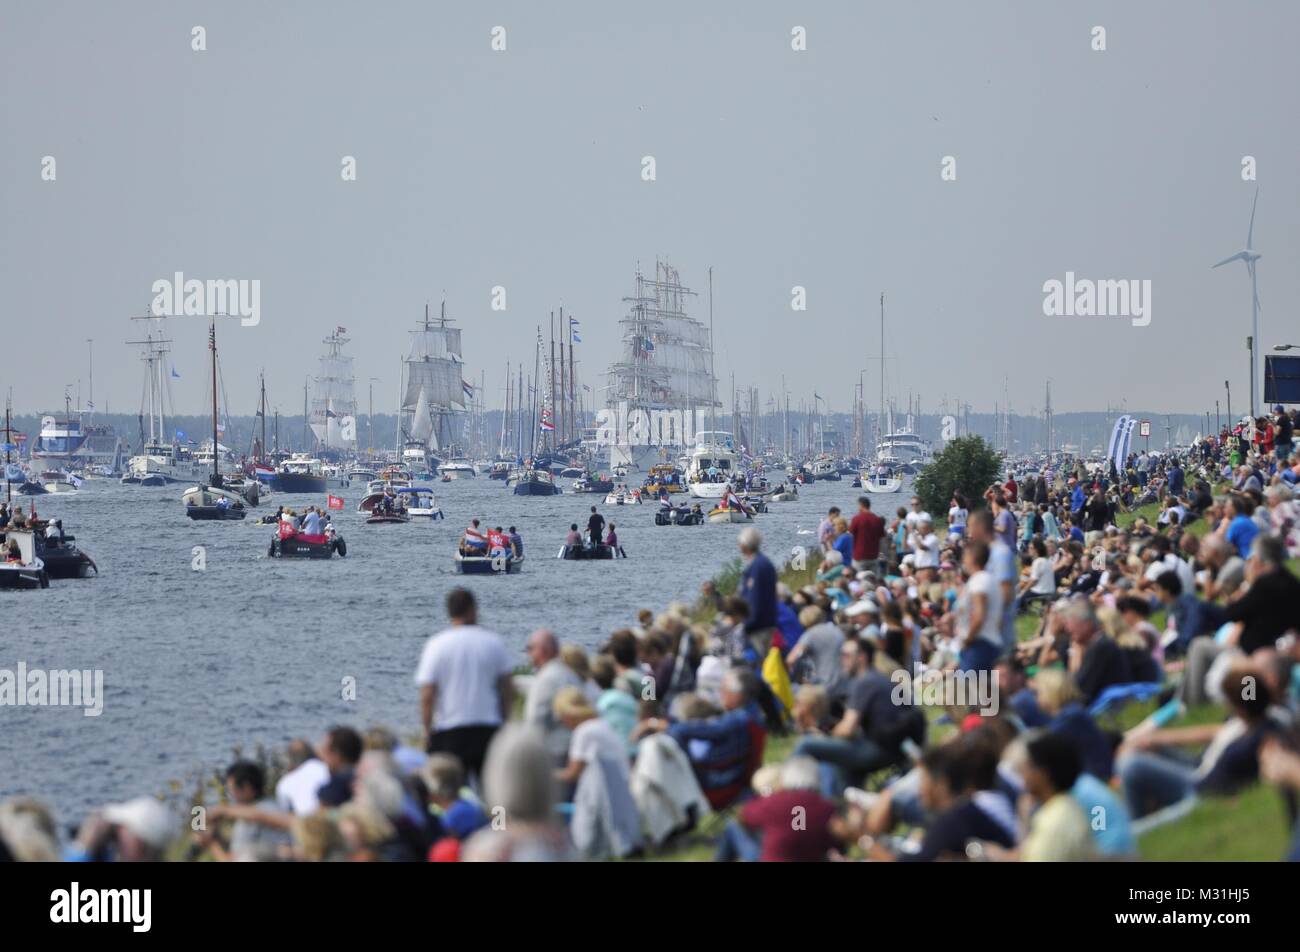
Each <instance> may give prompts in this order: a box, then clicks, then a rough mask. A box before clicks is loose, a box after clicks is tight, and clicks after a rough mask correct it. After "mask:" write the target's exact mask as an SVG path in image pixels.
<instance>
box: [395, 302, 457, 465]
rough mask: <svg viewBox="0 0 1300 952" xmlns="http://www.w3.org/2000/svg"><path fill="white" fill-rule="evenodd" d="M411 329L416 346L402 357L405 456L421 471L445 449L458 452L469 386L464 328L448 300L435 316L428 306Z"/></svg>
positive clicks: (401, 413)
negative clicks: (463, 348) (416, 326)
mask: <svg viewBox="0 0 1300 952" xmlns="http://www.w3.org/2000/svg"><path fill="white" fill-rule="evenodd" d="M410 333H411V349H410V351H409V352H408V353H407V355H406V357H405V358H404V359H403V360H402V380H403V383H402V389H401V406H400V407H399V418H400V426H399V440H400V442H401V451H400V459H401V462H402V463H404V464H405V465H407V466H410V467H411V468H412V469H413V470H414V471H415V472H416V474H417V475H422V474H427V473H430V472H433V471H435V469H436V467H437V465H438V463H439V462H441V460H440V459H439V456H440V454H446V455H447V456H456V455H459V454H458V452H457V450H458V446H457V444H458V441H459V438H460V430H461V426H462V421H463V417H464V414H465V412H466V401H467V399H468V398H467V395H466V394H467V391H468V390H469V386H468V384H466V383H465V380H464V377H463V376H462V368H463V367H464V358H463V357H462V356H461V338H460V328H459V327H453V326H452V321H451V320H450V319H449V318H448V317H447V304H446V302H445V301H444V302H443V304H442V308H441V311H440V312H439V316H438V317H437V318H436V319H432V318H430V317H429V308H428V305H426V306H425V309H424V320H423V321H421V322H420V326H419V329H418V330H414V331H411V332H410Z"/></svg>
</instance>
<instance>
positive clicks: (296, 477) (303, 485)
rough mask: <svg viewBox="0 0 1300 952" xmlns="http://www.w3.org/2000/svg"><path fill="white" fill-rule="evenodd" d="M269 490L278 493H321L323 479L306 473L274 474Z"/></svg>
mask: <svg viewBox="0 0 1300 952" xmlns="http://www.w3.org/2000/svg"><path fill="white" fill-rule="evenodd" d="M271 490H272V491H273V492H278V493H300V494H306V493H323V492H324V491H325V477H324V476H311V475H308V474H306V473H276V474H275V479H274V480H272V483H271Z"/></svg>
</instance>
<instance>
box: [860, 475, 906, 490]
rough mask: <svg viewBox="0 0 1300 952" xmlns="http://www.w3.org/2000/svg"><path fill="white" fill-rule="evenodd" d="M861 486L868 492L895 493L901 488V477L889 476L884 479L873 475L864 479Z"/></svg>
mask: <svg viewBox="0 0 1300 952" xmlns="http://www.w3.org/2000/svg"><path fill="white" fill-rule="evenodd" d="M862 488H863V489H865V490H866V491H867V492H869V493H896V492H898V491H899V490H900V489H902V488H903V478H902V477H901V476H890V477H888V478H886V479H880V478H879V477H875V478H872V479H864V480H863V481H862Z"/></svg>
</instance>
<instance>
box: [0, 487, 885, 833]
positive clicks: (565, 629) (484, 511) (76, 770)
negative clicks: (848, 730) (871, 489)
mask: <svg viewBox="0 0 1300 952" xmlns="http://www.w3.org/2000/svg"><path fill="white" fill-rule="evenodd" d="M564 484H565V486H566V487H567V486H568V485H569V482H568V481H567V480H566V481H564ZM183 488H184V487H181V486H172V487H168V488H158V489H145V488H140V487H137V486H122V485H120V484H118V483H117V482H116V481H105V480H96V481H89V482H87V483H86V484H85V487H84V488H83V490H82V491H81V492H80V493H77V494H75V495H68V496H56V495H49V496H41V497H37V498H36V509H37V513H38V514H39V515H40V516H41V517H49V518H56V517H57V518H62V519H63V520H64V526H65V529H66V530H67V531H68V532H70V533H72V534H73V535H75V536H76V537H77V543H78V545H80V546H81V547H82V549H83V550H84V551H86V552H87V553H88V554H89V555H90V556H91V557H92V558H93V559H94V560H95V561H96V563H98V565H99V568H100V572H101V575H100V576H99V577H98V578H94V577H92V578H90V579H86V580H81V581H55V582H52V583H51V586H50V588H49V589H47V590H45V591H36V592H0V618H2V619H3V623H2V624H0V668H7V669H10V670H12V669H14V668H16V667H17V664H18V662H19V661H24V662H26V664H27V666H28V668H29V669H32V668H43V669H47V670H50V669H64V668H76V669H91V670H94V669H101V670H102V671H103V672H104V702H103V703H104V709H103V713H102V714H101V715H100V716H98V717H85V716H84V715H83V713H82V712H81V710H80V709H72V708H52V707H44V708H41V707H0V799H2V798H4V797H8V796H12V795H16V794H20V793H22V794H32V795H35V796H37V797H39V798H41V799H42V800H44V801H45V802H47V803H49V804H50V805H51V806H53V807H54V808H55V810H56V811H57V815H58V818H59V820H60V822H62V823H71V822H75V821H77V820H79V819H80V817H81V816H82V815H83V814H84V813H85V812H86V810H88V809H90V808H92V807H95V806H98V805H101V804H103V803H105V802H111V801H115V800H120V799H124V798H128V797H132V796H137V795H139V794H142V793H161V792H163V791H165V790H166V789H167V788H168V785H169V784H170V782H172V781H182V782H183V783H185V784H186V788H187V789H188V786H189V782H190V781H191V780H192V779H193V778H194V777H195V776H197V774H198V773H199V772H200V771H201V770H203V769H205V768H211V767H214V766H219V765H221V764H223V763H224V762H226V761H227V760H228V759H229V758H230V756H231V751H232V749H233V748H234V747H235V746H237V745H242V746H243V747H244V749H246V750H251V749H252V748H253V747H254V746H255V745H257V744H259V743H262V744H266V745H269V746H278V745H281V744H283V743H284V742H285V741H288V740H289V739H291V738H293V737H299V736H303V737H308V738H311V739H313V740H315V739H317V738H319V737H320V735H321V734H322V733H323V731H324V729H325V728H326V727H328V726H329V725H331V724H334V723H346V724H351V725H353V726H357V727H364V726H367V725H370V724H386V725H389V726H390V727H393V728H395V729H397V730H398V731H399V732H400V733H402V734H414V733H417V732H418V729H419V707H418V701H417V697H416V689H415V687H414V684H413V681H412V677H413V672H414V668H415V663H416V660H417V658H418V656H419V653H420V649H421V647H422V646H423V644H424V641H425V639H426V638H427V637H428V636H429V635H430V634H432V633H434V632H436V631H438V630H439V629H440V628H442V627H443V625H444V623H445V620H446V616H445V612H444V606H445V597H446V594H447V592H448V590H449V589H451V588H452V587H453V586H456V585H465V586H467V587H469V588H470V589H472V590H473V591H474V593H475V595H476V596H477V597H478V600H479V605H480V615H481V621H482V623H483V624H485V625H487V626H488V627H490V628H493V629H495V630H496V631H498V632H500V633H501V634H502V635H503V636H504V637H505V638H506V640H507V643H508V644H509V645H510V646H511V648H512V650H518V652H519V661H520V663H521V664H524V663H525V658H524V655H523V644H524V640H525V639H526V638H527V636H528V634H529V632H531V631H532V630H533V629H535V628H537V627H540V626H547V627H550V628H552V629H554V630H555V631H556V633H557V634H558V635H559V636H560V638H561V640H563V641H573V642H577V643H579V644H581V645H583V646H585V647H587V648H593V647H595V646H596V645H598V644H599V643H600V642H601V641H603V640H604V639H605V638H606V637H607V636H608V635H609V633H610V632H611V631H612V630H614V629H615V628H619V627H627V626H630V625H632V624H634V622H635V619H636V613H637V611H638V610H639V609H641V608H649V609H652V610H654V611H656V612H657V611H659V610H661V609H663V608H665V607H666V606H667V605H668V603H669V602H671V601H674V600H682V601H688V602H693V601H694V600H695V598H696V596H697V595H698V592H699V587H700V584H701V582H703V581H704V580H705V579H707V578H711V577H712V576H714V575H715V574H717V572H718V571H719V570H720V569H721V568H722V567H723V565H724V564H725V563H726V562H727V561H728V560H730V559H732V558H734V557H735V556H736V554H737V551H736V536H737V535H738V534H739V531H740V529H741V528H742V527H741V526H738V525H708V524H705V525H702V526H656V525H655V524H654V513H655V506H654V505H652V504H648V503H647V504H645V505H641V506H621V507H620V506H605V505H603V501H604V497H603V496H597V495H588V494H567V493H566V494H565V495H561V496H552V497H540V496H533V497H518V496H515V495H513V494H512V493H510V492H509V491H508V490H507V489H506V488H505V485H504V483H502V482H499V481H495V480H489V479H487V478H486V477H485V476H483V477H478V478H475V479H465V480H456V481H453V482H451V483H439V484H436V490H437V492H438V498H439V502H440V504H441V505H442V508H443V512H444V513H445V515H446V519H445V520H442V521H438V522H432V523H429V522H418V523H417V522H412V523H410V524H406V525H383V526H367V525H365V524H364V523H363V521H362V516H361V514H359V513H357V512H356V511H355V510H356V504H357V501H358V500H359V498H360V492H359V491H358V489H356V488H355V487H354V488H352V489H345V490H342V491H339V494H340V495H342V496H343V498H344V499H345V500H346V503H347V505H346V508H345V509H344V511H342V512H338V513H334V524H335V526H336V527H337V528H338V530H339V532H340V533H341V534H342V535H343V536H344V537H345V538H346V539H347V543H348V555H347V558H345V559H338V558H335V559H330V560H328V561H325V560H322V561H314V560H285V561H281V560H278V559H270V558H267V555H266V552H267V547H268V544H269V541H270V538H271V533H272V531H273V530H272V528H271V527H268V526H255V525H253V524H252V521H251V519H250V520H246V521H244V522H242V523H234V522H228V523H213V522H192V521H190V520H189V519H186V518H185V516H184V510H183V507H182V504H181V502H180V494H181V491H182V489H183ZM857 495H858V490H855V489H853V488H852V487H851V484H850V482H849V481H847V480H845V481H842V482H822V483H816V484H813V485H810V486H808V487H805V489H804V490H803V492H802V493H801V495H800V498H799V499H798V501H796V502H789V503H773V504H772V506H771V511H770V512H769V513H767V514H763V515H760V516H758V517H757V518H756V520H755V525H756V526H757V527H758V528H759V529H760V530H761V531H762V532H763V534H764V538H765V544H764V548H765V550H766V551H767V552H768V553H769V554H770V555H772V557H773V558H774V560H776V561H784V560H786V559H788V558H789V555H790V552H791V549H792V548H793V547H795V546H798V545H811V544H812V541H813V536H812V535H811V534H802V535H801V534H800V532H799V530H800V529H803V530H805V531H807V530H814V529H815V528H816V525H817V522H818V520H819V519H820V517H821V516H822V515H823V514H824V513H825V511H826V509H827V508H828V507H829V506H832V505H838V506H840V508H841V509H843V510H844V511H845V512H846V513H852V512H853V511H854V510H855V502H854V500H855V499H856V497H857ZM677 498H678V499H680V498H683V497H677ZM15 501H17V499H16V500H15ZM22 501H23V504H24V508H26V507H27V505H29V504H30V501H31V500H30V499H23V500H22ZM902 501H903V497H902V496H901V495H900V496H897V497H895V496H876V497H874V504H875V507H876V511H877V512H879V513H881V514H885V515H888V514H890V513H892V512H893V510H894V509H895V508H897V506H898V505H900V504H901V502H902ZM274 502H275V504H277V505H278V504H281V503H283V504H285V505H288V506H293V507H295V508H299V507H301V506H302V505H305V504H311V503H317V504H320V503H323V498H321V497H306V496H279V495H277V496H276V497H275V500H274ZM593 503H595V504H597V505H598V506H599V510H600V511H601V513H602V514H603V515H604V516H605V518H606V519H612V520H613V522H614V523H615V524H616V525H617V526H618V536H619V540H620V542H621V543H622V545H623V547H624V549H625V550H626V551H627V553H628V556H629V558H627V559H626V560H615V561H605V562H569V561H562V560H558V559H556V558H555V557H554V556H555V554H556V552H557V551H558V549H559V548H560V545H561V543H562V541H563V539H564V536H565V534H566V533H567V531H568V527H569V524H570V523H573V522H577V523H578V524H579V525H580V526H584V527H585V525H586V521H587V516H588V514H589V508H590V506H591V505H592V504H593ZM259 511H260V512H266V511H267V509H266V507H265V505H263V507H261V509H260V510H255V512H259ZM271 511H273V509H272V510H271ZM474 516H478V517H479V518H481V519H483V520H484V521H485V522H486V523H490V524H492V525H498V524H499V525H502V526H510V525H514V526H517V527H518V528H519V530H520V532H521V533H522V535H523V537H524V542H525V549H526V553H527V561H526V563H525V566H524V569H523V571H522V573H520V574H519V575H512V576H508V577H502V576H468V577H467V576H461V575H457V574H456V573H455V570H454V568H453V565H452V553H453V552H454V550H455V547H456V541H457V539H458V538H459V536H460V533H461V532H462V530H463V529H464V527H465V526H466V525H467V524H468V522H469V519H470V518H471V517H474ZM196 545H202V546H205V547H206V550H207V554H206V559H207V568H206V570H205V571H201V572H200V571H194V570H193V569H192V567H191V563H192V554H191V553H192V549H193V547H194V546H196ZM345 678H354V679H355V683H356V699H355V700H354V701H345V700H343V688H342V686H343V680H344V679H345Z"/></svg>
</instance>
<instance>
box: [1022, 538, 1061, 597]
mask: <svg viewBox="0 0 1300 952" xmlns="http://www.w3.org/2000/svg"><path fill="white" fill-rule="evenodd" d="M1029 551H1030V552H1031V553H1032V555H1033V561H1032V562H1031V563H1030V565H1029V574H1028V575H1027V576H1026V577H1025V578H1024V579H1022V580H1021V582H1020V591H1019V593H1018V594H1017V595H1016V602H1015V608H1016V612H1015V613H1016V614H1017V615H1019V614H1020V613H1021V612H1023V611H1024V610H1025V608H1026V606H1028V604H1029V603H1030V602H1033V601H1051V600H1052V598H1053V597H1055V595H1056V570H1055V569H1054V568H1053V567H1052V560H1051V559H1050V558H1048V556H1047V543H1046V542H1044V541H1043V540H1042V539H1040V538H1038V537H1037V536H1035V537H1034V538H1033V539H1031V540H1030V541H1029Z"/></svg>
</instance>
